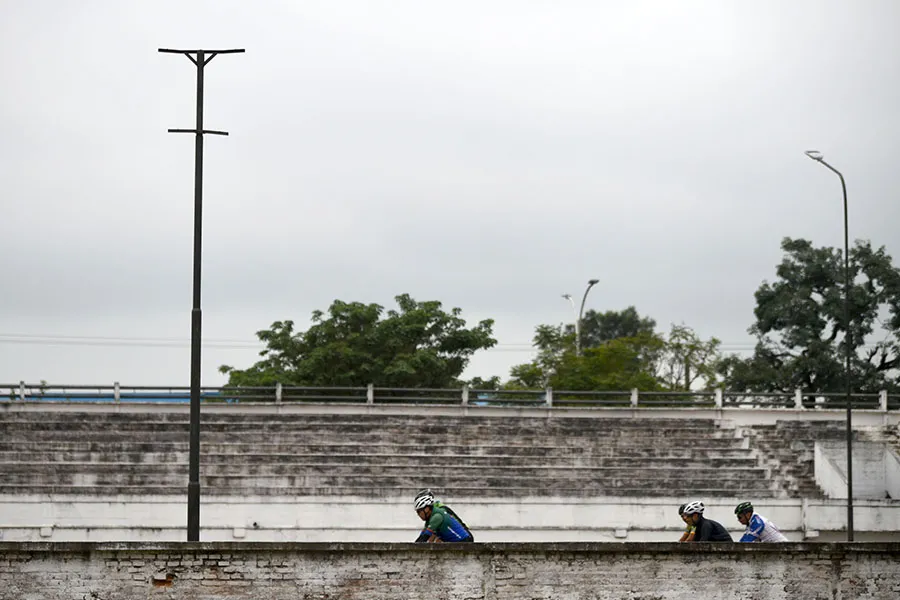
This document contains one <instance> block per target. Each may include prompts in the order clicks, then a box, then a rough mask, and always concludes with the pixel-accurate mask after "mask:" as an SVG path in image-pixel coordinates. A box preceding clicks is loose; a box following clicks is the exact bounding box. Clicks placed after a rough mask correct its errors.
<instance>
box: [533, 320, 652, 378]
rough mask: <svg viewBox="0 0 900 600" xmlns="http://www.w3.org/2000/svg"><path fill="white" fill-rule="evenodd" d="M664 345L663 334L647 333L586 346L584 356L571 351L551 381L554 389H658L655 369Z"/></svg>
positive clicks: (560, 363) (563, 358)
mask: <svg viewBox="0 0 900 600" xmlns="http://www.w3.org/2000/svg"><path fill="white" fill-rule="evenodd" d="M664 348H665V340H663V339H662V338H661V337H660V336H658V335H656V334H646V333H644V334H641V335H638V336H636V337H627V338H616V339H614V340H610V341H608V342H606V343H605V344H603V345H601V346H597V347H595V348H586V349H584V350H583V351H582V356H576V355H575V353H574V352H568V353H566V354H565V355H563V357H562V360H560V361H559V363H558V364H557V365H556V368H555V370H554V372H553V373H552V374H551V375H550V377H549V381H548V383H549V385H550V387H552V388H554V389H557V390H571V391H576V390H596V391H615V390H630V389H633V388H637V389H640V390H644V391H651V390H658V389H661V388H660V384H659V380H658V379H657V377H656V370H657V364H658V361H659V358H660V356H661V353H662V352H663V350H664Z"/></svg>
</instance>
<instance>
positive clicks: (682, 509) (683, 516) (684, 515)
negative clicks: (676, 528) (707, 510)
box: [678, 504, 688, 523]
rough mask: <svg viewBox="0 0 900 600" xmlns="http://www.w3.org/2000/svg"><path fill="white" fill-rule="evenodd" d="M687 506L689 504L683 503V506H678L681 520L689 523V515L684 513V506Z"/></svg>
mask: <svg viewBox="0 0 900 600" xmlns="http://www.w3.org/2000/svg"><path fill="white" fill-rule="evenodd" d="M685 506H687V504H682V505H681V506H679V507H678V516H679V517H681V520H682V521H684V522H685V523H687V522H688V516H687V515H686V514H684V507H685Z"/></svg>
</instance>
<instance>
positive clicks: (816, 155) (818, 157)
mask: <svg viewBox="0 0 900 600" xmlns="http://www.w3.org/2000/svg"><path fill="white" fill-rule="evenodd" d="M806 155H807V156H808V157H810V158H811V159H813V160H814V161H816V162H817V163H820V164H821V165H823V166H825V167H826V168H828V169H829V170H831V171H832V172H833V173H835V174H837V176H838V177H840V178H841V189H842V190H843V192H844V335H845V338H844V348H845V350H846V352H845V354H846V357H845V359H846V365H845V372H844V379H845V380H846V382H845V383H846V401H847V541H848V542H852V541H853V450H852V447H853V446H852V444H853V429H852V421H851V419H852V402H851V400H850V386H851V385H852V384H851V381H850V374H851V371H850V364H851V357H852V356H853V344H852V342H853V334H852V332H851V331H850V233H849V225H848V222H847V221H848V219H847V184H846V183H845V182H844V176H843V175H842V174H841V172H840V171H838V170H837V169H835V168H834V167H832V166H831V165H829V164H828V163H827V162H825V158H824V157H823V156H822V153H821V152H819V151H818V150H807V151H806Z"/></svg>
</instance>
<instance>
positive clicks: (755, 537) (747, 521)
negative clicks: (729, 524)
mask: <svg viewBox="0 0 900 600" xmlns="http://www.w3.org/2000/svg"><path fill="white" fill-rule="evenodd" d="M734 514H736V515H737V519H738V521H740V522H741V525H744V526H746V527H747V530H746V531H744V535H743V536H741V539H740V540H738V541H741V542H786V541H788V539H787V538H786V537H784V534H783V533H781V532H780V531H779V530H778V527H776V526H775V523H772V522H771V521H769V520H768V519H767V518H765V517H764V516H762V515H761V514H759V513H758V512H754V511H753V505H752V504H750V503H749V502H741V503H740V504H738V505H737V507H735V509H734Z"/></svg>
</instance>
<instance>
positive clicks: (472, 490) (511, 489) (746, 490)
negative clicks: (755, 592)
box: [0, 481, 778, 502]
mask: <svg viewBox="0 0 900 600" xmlns="http://www.w3.org/2000/svg"><path fill="white" fill-rule="evenodd" d="M569 483H570V484H569V485H559V486H557V487H555V488H553V489H548V490H544V489H535V488H532V487H518V486H504V487H500V488H490V487H473V486H471V485H462V486H456V487H448V486H443V487H438V484H437V483H426V484H418V483H417V485H414V486H405V487H375V486H367V487H363V488H360V487H358V486H331V487H293V488H287V487H274V488H264V487H256V488H253V489H250V490H245V489H234V488H227V487H210V486H207V485H203V486H202V487H201V490H202V494H203V495H204V496H217V497H222V498H235V499H241V498H251V497H287V498H291V497H293V498H299V497H307V498H322V497H335V498H336V499H340V500H343V501H347V499H348V498H354V497H359V498H369V499H372V500H376V501H377V500H380V499H384V498H404V497H406V498H411V497H412V496H414V495H415V493H416V491H417V490H419V489H421V488H422V487H423V486H425V485H430V486H431V487H432V488H433V489H436V490H439V492H440V494H441V496H443V497H444V498H453V497H470V498H479V499H481V500H482V501H484V500H490V499H497V500H498V501H499V502H502V501H503V499H508V498H550V497H552V498H557V499H558V498H585V499H590V498H597V497H602V496H611V497H667V498H713V497H723V496H724V497H729V498H732V497H741V496H752V497H754V498H756V499H762V498H775V497H778V496H776V495H775V494H773V492H772V491H771V490H769V489H767V488H764V487H762V486H760V485H759V484H758V483H756V484H754V483H744V484H740V485H735V486H733V487H731V488H728V489H727V490H723V489H720V488H714V487H713V488H709V487H696V486H667V487H666V488H665V489H661V488H653V489H640V488H630V487H618V488H608V489H604V490H601V493H597V491H596V490H594V489H587V488H584V487H583V486H580V485H578V486H573V485H571V483H572V482H569ZM186 488H187V481H184V482H183V483H181V484H178V485H161V484H156V485H137V486H127V485H121V486H92V485H87V486H71V485H59V484H47V485H33V484H32V485H14V484H0V495H16V496H18V495H22V494H42V495H50V494H53V495H59V496H92V497H97V498H115V497H117V496H139V497H148V496H173V497H182V498H184V497H186V495H187V493H186Z"/></svg>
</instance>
